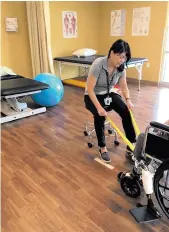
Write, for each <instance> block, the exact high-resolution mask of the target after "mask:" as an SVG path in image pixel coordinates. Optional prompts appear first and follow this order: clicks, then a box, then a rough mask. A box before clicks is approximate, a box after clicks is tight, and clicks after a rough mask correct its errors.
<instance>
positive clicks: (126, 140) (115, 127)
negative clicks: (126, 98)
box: [107, 117, 134, 151]
mask: <svg viewBox="0 0 169 232" xmlns="http://www.w3.org/2000/svg"><path fill="white" fill-rule="evenodd" d="M107 119H108V120H109V121H110V124H111V125H112V127H113V128H114V129H115V130H116V132H117V133H118V134H119V135H120V136H121V137H122V139H123V140H124V142H125V143H126V144H127V145H128V146H129V147H130V149H131V150H132V151H134V146H133V144H132V143H131V142H130V141H129V140H128V139H127V138H126V136H124V134H123V133H122V132H121V130H120V129H119V128H118V127H117V126H116V125H115V124H114V122H113V121H112V120H111V119H110V118H109V117H107Z"/></svg>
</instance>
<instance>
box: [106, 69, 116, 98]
mask: <svg viewBox="0 0 169 232" xmlns="http://www.w3.org/2000/svg"><path fill="white" fill-rule="evenodd" d="M105 71H106V79H107V95H108V97H109V93H110V84H111V83H112V81H113V78H114V76H115V74H114V75H113V76H112V78H111V80H110V82H109V74H108V72H107V70H105Z"/></svg>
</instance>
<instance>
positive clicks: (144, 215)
mask: <svg viewBox="0 0 169 232" xmlns="http://www.w3.org/2000/svg"><path fill="white" fill-rule="evenodd" d="M129 212H130V214H131V215H132V216H133V217H134V218H135V220H136V221H137V222H138V223H146V222H151V221H155V220H158V219H159V217H158V216H157V215H155V214H154V213H152V212H151V211H150V210H149V209H148V207H147V205H145V206H141V207H137V208H134V209H131V210H129Z"/></svg>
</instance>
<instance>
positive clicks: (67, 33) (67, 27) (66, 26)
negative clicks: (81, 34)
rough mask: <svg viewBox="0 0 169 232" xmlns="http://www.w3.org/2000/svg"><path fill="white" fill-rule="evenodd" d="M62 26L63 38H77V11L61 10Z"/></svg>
mask: <svg viewBox="0 0 169 232" xmlns="http://www.w3.org/2000/svg"><path fill="white" fill-rule="evenodd" d="M62 25H63V26H62V27H63V37H64V38H77V13H76V12H73V11H62Z"/></svg>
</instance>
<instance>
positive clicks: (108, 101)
mask: <svg viewBox="0 0 169 232" xmlns="http://www.w3.org/2000/svg"><path fill="white" fill-rule="evenodd" d="M111 102H112V98H111V97H106V98H105V99H104V103H105V105H106V106H109V105H110V103H111Z"/></svg>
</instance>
